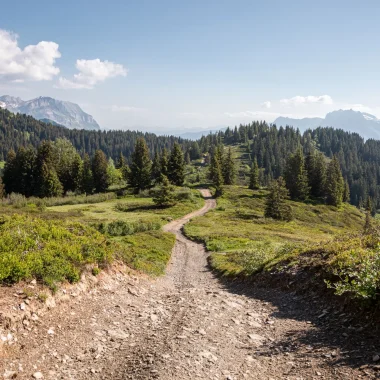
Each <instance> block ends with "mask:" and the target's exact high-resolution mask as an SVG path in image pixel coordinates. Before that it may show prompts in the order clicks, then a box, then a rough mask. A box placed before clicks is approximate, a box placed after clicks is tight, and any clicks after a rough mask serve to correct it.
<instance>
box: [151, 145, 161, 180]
mask: <svg viewBox="0 0 380 380" xmlns="http://www.w3.org/2000/svg"><path fill="white" fill-rule="evenodd" d="M152 180H153V182H154V183H158V182H160V180H161V162H160V156H159V155H158V153H157V152H156V153H155V155H154V158H153V164H152Z"/></svg>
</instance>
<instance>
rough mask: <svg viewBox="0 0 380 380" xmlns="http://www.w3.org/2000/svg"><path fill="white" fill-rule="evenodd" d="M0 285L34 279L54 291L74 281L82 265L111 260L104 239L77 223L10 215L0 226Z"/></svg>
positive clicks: (94, 231)
mask: <svg viewBox="0 0 380 380" xmlns="http://www.w3.org/2000/svg"><path fill="white" fill-rule="evenodd" d="M0 235H1V240H0V283H15V282H18V281H21V280H26V279H31V278H36V279H37V280H39V281H41V282H42V283H44V284H46V285H48V286H50V287H51V289H55V287H56V285H57V284H58V283H60V282H62V281H69V282H76V281H78V280H79V279H80V275H81V273H82V271H83V270H84V267H85V265H86V264H91V263H94V264H97V265H99V266H104V265H106V264H107V263H109V262H110V261H111V259H112V251H111V248H110V247H109V246H108V245H107V243H106V241H105V238H104V236H103V235H101V234H100V233H99V232H97V231H96V230H94V229H93V228H91V227H87V226H84V225H82V224H80V223H72V222H63V221H58V220H43V219H40V218H35V217H33V218H32V217H30V216H25V215H13V216H12V217H6V218H3V219H2V220H1V225H0Z"/></svg>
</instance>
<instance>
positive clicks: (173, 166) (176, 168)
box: [168, 143, 185, 186]
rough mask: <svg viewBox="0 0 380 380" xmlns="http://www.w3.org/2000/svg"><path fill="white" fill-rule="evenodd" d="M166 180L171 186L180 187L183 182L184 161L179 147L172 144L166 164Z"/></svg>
mask: <svg viewBox="0 0 380 380" xmlns="http://www.w3.org/2000/svg"><path fill="white" fill-rule="evenodd" d="M168 178H169V180H170V182H171V183H172V184H173V185H176V186H182V185H183V183H184V181H185V161H184V158H183V152H182V149H181V146H180V145H179V144H178V143H174V146H173V150H172V152H171V154H170V158H169V164H168Z"/></svg>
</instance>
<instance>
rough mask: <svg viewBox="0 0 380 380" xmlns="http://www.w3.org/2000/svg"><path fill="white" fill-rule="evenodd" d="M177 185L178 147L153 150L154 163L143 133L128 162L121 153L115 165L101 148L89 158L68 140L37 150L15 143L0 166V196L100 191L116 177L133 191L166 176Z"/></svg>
mask: <svg viewBox="0 0 380 380" xmlns="http://www.w3.org/2000/svg"><path fill="white" fill-rule="evenodd" d="M167 178H168V180H169V181H170V183H172V184H174V185H177V186H182V185H183V183H184V180H185V161H184V155H183V152H182V148H181V146H180V145H179V144H178V143H174V146H173V149H172V151H171V152H170V154H169V153H168V151H167V150H166V149H165V148H164V149H163V151H162V153H161V154H160V155H159V154H158V153H157V152H156V155H155V158H154V160H153V162H152V161H151V159H150V154H149V149H148V146H147V144H146V141H145V139H144V138H142V137H141V138H139V139H137V141H136V144H135V148H134V151H133V153H132V157H131V165H130V166H128V164H127V161H126V159H125V157H124V156H123V155H122V154H120V155H119V157H118V159H117V161H116V165H115V164H114V161H113V159H112V158H109V159H107V157H106V155H105V154H104V152H103V151H102V150H100V149H98V150H96V151H95V154H94V156H93V157H92V158H90V156H89V155H88V154H85V155H84V157H83V159H82V158H81V156H80V155H79V153H78V151H77V150H76V149H75V147H74V146H73V145H72V143H71V142H70V141H69V140H67V139H62V138H58V139H57V140H55V141H53V142H52V141H43V142H42V143H41V144H40V146H39V147H38V148H37V149H34V148H33V147H31V146H29V147H27V148H24V147H20V148H19V149H18V151H17V153H15V152H14V150H10V151H9V152H8V155H7V161H6V163H5V166H4V172H3V178H2V183H1V184H0V190H2V186H4V191H1V194H0V195H3V194H4V193H6V194H11V193H18V194H23V195H25V196H26V197H31V196H36V197H40V198H43V197H54V196H61V195H65V194H66V193H67V192H69V191H70V192H75V193H85V194H92V193H95V192H96V193H101V192H105V191H106V190H107V189H108V187H109V186H110V185H111V184H112V183H115V182H120V181H121V180H125V181H126V182H127V183H128V185H129V186H130V187H132V188H133V189H134V190H135V191H136V192H138V191H140V190H144V189H148V188H150V187H152V186H153V185H155V184H158V183H161V182H162V181H164V182H166V180H167Z"/></svg>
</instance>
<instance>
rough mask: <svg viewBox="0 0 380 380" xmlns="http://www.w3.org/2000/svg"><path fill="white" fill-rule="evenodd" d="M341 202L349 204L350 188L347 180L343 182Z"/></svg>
mask: <svg viewBox="0 0 380 380" xmlns="http://www.w3.org/2000/svg"><path fill="white" fill-rule="evenodd" d="M343 202H346V203H350V186H349V185H348V182H347V180H344V191H343Z"/></svg>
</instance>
